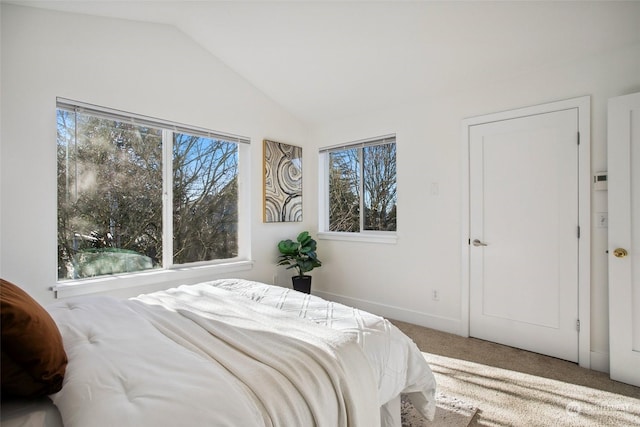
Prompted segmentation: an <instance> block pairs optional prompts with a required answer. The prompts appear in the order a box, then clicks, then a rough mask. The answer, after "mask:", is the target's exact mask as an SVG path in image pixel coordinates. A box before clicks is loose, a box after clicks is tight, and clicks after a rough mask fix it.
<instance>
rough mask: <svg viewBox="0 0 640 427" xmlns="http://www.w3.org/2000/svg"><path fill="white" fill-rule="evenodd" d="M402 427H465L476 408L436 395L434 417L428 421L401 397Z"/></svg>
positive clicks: (440, 394)
mask: <svg viewBox="0 0 640 427" xmlns="http://www.w3.org/2000/svg"><path fill="white" fill-rule="evenodd" d="M401 408H402V427H431V426H434V427H435V426H438V427H467V426H468V425H469V423H470V422H471V420H472V419H473V416H474V415H475V413H476V412H477V410H478V409H477V408H476V407H474V406H473V405H470V404H468V403H466V402H464V401H462V400H460V399H458V398H456V397H453V396H446V395H444V394H442V393H438V394H437V395H436V415H435V418H434V419H433V421H428V420H426V419H425V418H423V417H422V415H420V413H419V412H418V411H416V409H415V408H414V407H413V405H412V404H411V402H410V401H409V399H407V398H406V397H404V396H402V403H401Z"/></svg>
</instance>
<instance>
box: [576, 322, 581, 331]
mask: <svg viewBox="0 0 640 427" xmlns="http://www.w3.org/2000/svg"><path fill="white" fill-rule="evenodd" d="M576 329H577V330H578V332H580V319H578V320H576Z"/></svg>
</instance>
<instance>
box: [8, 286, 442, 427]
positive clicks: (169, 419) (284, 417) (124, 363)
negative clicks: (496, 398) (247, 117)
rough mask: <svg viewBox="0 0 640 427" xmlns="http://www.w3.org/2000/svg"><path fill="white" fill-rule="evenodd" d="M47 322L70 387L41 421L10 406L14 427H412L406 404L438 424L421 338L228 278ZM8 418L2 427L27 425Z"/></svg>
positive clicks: (70, 307) (47, 406)
mask: <svg viewBox="0 0 640 427" xmlns="http://www.w3.org/2000/svg"><path fill="white" fill-rule="evenodd" d="M46 311H47V312H48V313H49V314H50V316H51V318H52V319H53V320H54V321H55V324H56V325H57V328H58V330H59V332H60V335H61V338H62V341H63V344H64V351H65V354H66V356H67V358H68V363H67V364H66V368H65V373H64V379H63V382H62V385H61V388H60V390H59V391H56V392H55V393H51V394H50V395H49V398H50V401H48V400H44V401H41V402H40V403H41V404H42V405H40V406H38V407H37V408H34V407H33V405H34V403H33V400H32V401H30V402H29V404H30V405H31V409H29V410H26V409H24V408H22V407H20V406H19V405H17V406H16V407H8V408H10V409H11V410H10V411H9V412H10V413H14V414H17V415H16V417H14V418H15V419H18V418H20V419H24V418H25V417H26V416H31V418H33V414H34V413H36V412H38V411H40V412H39V413H43V412H42V411H48V412H46V414H47V415H48V417H47V420H48V421H47V422H46V423H42V424H38V423H39V421H35V423H31V424H15V425H55V424H56V422H58V423H59V421H61V422H62V424H63V425H64V426H66V427H74V426H116V425H117V426H127V425H128V426H160V425H167V426H168V425H171V426H174V425H215V426H327V427H337V426H349V427H360V426H362V427H371V426H377V425H381V426H385V427H392V426H393V427H396V426H397V427H400V425H401V423H400V395H401V394H406V395H407V396H408V397H409V399H410V400H411V402H412V403H413V405H414V406H415V407H416V409H417V410H418V411H419V412H421V413H422V414H423V415H424V416H425V417H426V418H428V419H432V418H433V415H434V412H435V387H436V384H435V379H434V377H433V374H432V372H431V370H430V368H429V366H428V364H427V363H426V361H425V360H424V358H423V356H422V354H421V352H420V351H419V350H418V348H417V347H416V345H415V344H414V343H413V341H411V339H409V338H408V337H407V336H406V335H404V334H403V333H402V332H401V331H400V330H399V329H397V328H396V327H395V326H394V325H392V324H391V323H390V322H389V321H388V320H386V319H384V318H382V317H379V316H375V315H373V314H371V313H368V312H365V311H362V310H358V309H355V308H352V307H348V306H345V305H342V304H338V303H335V302H331V301H327V300H324V299H322V298H320V297H317V296H313V295H308V294H303V293H300V292H296V291H293V290H291V289H288V288H283V287H279V286H272V285H267V284H264V283H260V282H255V281H248V280H242V279H221V280H215V281H210V282H203V283H198V284H195V285H184V286H179V287H176V288H172V289H169V290H166V291H159V292H153V293H149V294H144V295H140V296H138V297H135V298H131V299H127V300H120V299H115V298H111V297H106V296H87V297H80V298H72V299H66V300H61V301H59V302H56V303H54V304H52V305H49V306H47V307H46ZM50 402H53V405H54V406H55V408H56V409H57V411H58V412H59V415H60V417H59V421H57V418H56V416H55V414H53V415H52V414H51V413H50V412H51V408H52V405H51V403H50ZM6 408H7V407H5V404H4V402H3V423H2V425H3V426H4V425H5V424H6V425H7V426H9V425H10V424H9V423H10V422H13V421H15V419H14V420H13V421H12V420H8V419H6V418H5V415H6V410H5V409H6ZM36 418H37V417H36ZM40 418H42V417H40ZM38 419H39V418H38Z"/></svg>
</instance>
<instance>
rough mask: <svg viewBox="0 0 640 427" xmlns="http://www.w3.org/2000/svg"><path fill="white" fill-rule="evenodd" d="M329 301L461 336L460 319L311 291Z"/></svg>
mask: <svg viewBox="0 0 640 427" xmlns="http://www.w3.org/2000/svg"><path fill="white" fill-rule="evenodd" d="M312 293H313V294H315V295H318V296H319V297H321V298H324V299H326V300H329V301H335V302H338V303H340V304H345V305H348V306H351V307H355V308H359V309H361V310H364V311H368V312H370V313H373V314H376V315H378V316H382V317H386V318H389V319H395V320H400V321H401V322H407V323H413V324H414V325H419V326H424V327H425V328H431V329H437V330H439V331H443V332H448V333H450V334H456V335H462V336H466V335H463V334H462V333H461V328H460V326H461V322H460V319H454V318H451V317H444V316H436V315H433V314H425V313H421V312H418V311H415V310H407V309H406V308H402V307H396V306H393V305H388V304H380V303H378V302H374V301H368V300H364V299H360V298H352V297H348V296H344V295H339V294H334V293H331V292H323V291H316V290H313V291H312Z"/></svg>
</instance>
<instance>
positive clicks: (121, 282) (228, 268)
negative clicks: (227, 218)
mask: <svg viewBox="0 0 640 427" xmlns="http://www.w3.org/2000/svg"><path fill="white" fill-rule="evenodd" d="M58 108H67V109H69V108H74V109H76V111H78V112H85V113H89V114H100V113H103V114H105V115H108V116H109V117H110V118H115V119H118V120H121V121H128V122H133V123H138V124H141V123H144V124H147V125H150V126H154V127H156V128H160V129H163V141H166V140H167V139H166V138H168V137H170V139H172V134H173V132H183V133H187V134H194V133H196V134H197V135H198V134H199V135H204V136H209V137H214V138H220V139H224V140H227V141H231V142H236V143H238V256H236V257H234V258H229V259H224V260H212V261H202V262H194V263H189V264H173V263H172V252H171V253H169V254H167V251H166V250H165V251H164V252H163V267H162V268H158V269H153V270H143V271H140V272H132V273H120V274H112V275H106V276H100V277H96V278H85V279H77V280H65V281H57V278H56V281H57V282H56V285H55V286H53V288H52V290H53V291H54V294H55V297H56V298H64V297H72V296H77V295H84V294H91V293H95V292H104V291H114V292H117V291H123V290H126V289H129V288H132V287H143V286H147V287H151V286H154V287H156V286H162V285H163V284H165V285H169V286H170V285H172V284H175V283H177V282H182V283H186V282H196V281H200V280H207V279H211V277H212V276H214V275H222V274H229V273H236V272H240V271H247V270H250V269H251V268H252V267H253V261H252V260H251V239H250V227H251V217H250V209H249V207H250V203H251V194H250V182H251V180H250V178H251V176H250V172H251V170H250V169H251V149H250V148H251V147H250V139H249V138H248V137H244V136H238V135H232V134H228V133H222V132H217V131H211V130H208V129H204V128H199V127H197V126H189V125H183V124H180V123H176V122H171V121H167V120H161V119H155V118H152V117H148V116H142V115H139V114H134V113H128V112H123V111H119V110H114V109H110V108H105V107H100V106H96V105H92V104H87V103H83V102H79V101H73V100H69V99H65V98H57V99H56V110H57V109H58ZM172 164H173V157H172V147H171V146H170V144H164V143H163V181H164V182H163V213H162V218H163V233H164V234H163V236H165V238H164V239H163V241H167V240H168V241H169V242H172V241H173V238H172V236H173V216H172V215H173V214H172V208H171V204H170V201H171V200H172V186H171V182H172V178H173V170H172ZM167 165H169V166H168V167H167ZM56 212H57V210H56ZM166 236H169V238H166Z"/></svg>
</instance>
